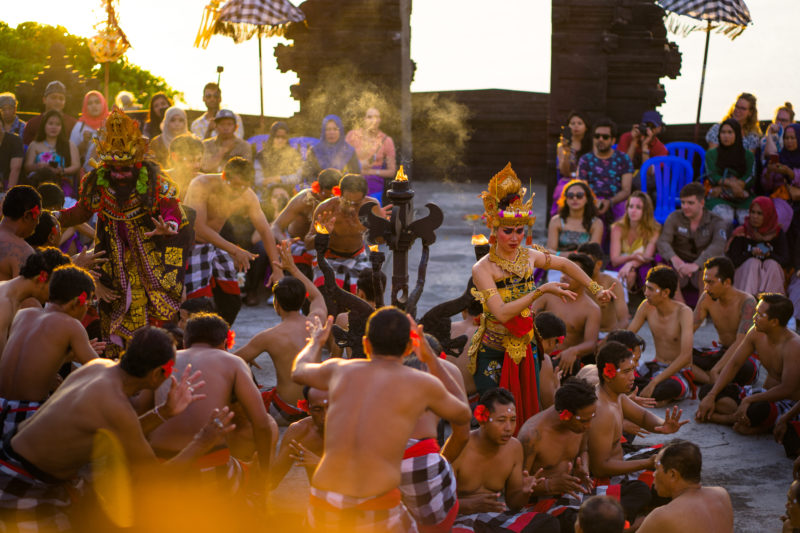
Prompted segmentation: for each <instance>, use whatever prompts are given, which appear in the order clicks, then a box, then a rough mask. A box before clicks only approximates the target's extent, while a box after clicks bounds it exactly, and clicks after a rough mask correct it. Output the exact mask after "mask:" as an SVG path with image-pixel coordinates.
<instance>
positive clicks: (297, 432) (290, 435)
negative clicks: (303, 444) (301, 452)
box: [283, 416, 313, 442]
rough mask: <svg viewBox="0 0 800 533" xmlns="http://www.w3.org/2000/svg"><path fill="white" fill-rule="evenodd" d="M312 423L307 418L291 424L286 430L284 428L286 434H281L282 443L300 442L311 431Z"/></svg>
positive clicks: (309, 418) (308, 417)
mask: <svg viewBox="0 0 800 533" xmlns="http://www.w3.org/2000/svg"><path fill="white" fill-rule="evenodd" d="M312 423H313V422H312V420H311V417H310V416H307V417H305V418H303V419H302V420H298V421H297V422H293V423H292V424H290V425H289V427H288V428H286V433H284V434H283V442H290V441H291V440H292V439H294V440H302V439H303V437H305V436H306V435H307V434H308V432H309V430H310V429H311V424H312Z"/></svg>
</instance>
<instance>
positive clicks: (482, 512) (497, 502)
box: [453, 387, 559, 533]
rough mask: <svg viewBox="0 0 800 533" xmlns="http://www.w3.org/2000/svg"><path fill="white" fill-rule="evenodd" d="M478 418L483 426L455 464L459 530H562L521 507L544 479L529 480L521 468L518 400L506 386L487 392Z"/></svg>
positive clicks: (549, 518) (477, 411)
mask: <svg viewBox="0 0 800 533" xmlns="http://www.w3.org/2000/svg"><path fill="white" fill-rule="evenodd" d="M475 418H476V419H477V420H478V423H479V424H480V426H479V427H478V429H476V430H474V431H472V432H471V433H470V436H469V441H468V442H467V445H466V446H465V447H464V450H463V451H462V452H461V454H459V456H458V458H457V459H456V460H455V461H454V462H453V470H454V471H455V474H456V480H457V487H458V503H459V517H458V519H457V520H456V524H455V529H456V530H458V531H476V532H477V531H496V532H500V531H509V532H510V531H517V532H520V531H521V532H526V533H527V532H531V533H532V532H555V531H558V530H559V526H558V521H557V520H556V519H555V518H554V517H552V516H550V515H548V514H547V513H537V512H535V511H533V510H528V509H523V507H524V506H525V505H526V504H527V503H528V499H529V498H530V496H531V494H532V493H533V491H534V490H535V489H536V487H537V486H539V485H541V484H543V483H544V480H543V479H542V478H541V470H539V471H538V472H536V474H534V475H533V476H531V475H528V471H527V470H525V469H524V468H523V451H522V445H521V444H520V442H519V441H518V440H517V439H515V438H514V437H513V434H514V430H515V429H516V426H517V420H516V418H517V410H516V407H515V405H514V396H513V395H512V394H511V392H509V391H508V390H506V389H504V388H502V387H498V388H495V389H489V390H487V391H486V392H484V393H483V394H482V395H481V399H480V403H478V406H477V407H476V408H475ZM529 420H530V419H529ZM501 493H502V494H503V496H504V498H503V499H502V500H501V499H500V495H501Z"/></svg>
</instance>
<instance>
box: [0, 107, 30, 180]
mask: <svg viewBox="0 0 800 533" xmlns="http://www.w3.org/2000/svg"><path fill="white" fill-rule="evenodd" d="M2 99H3V97H2V96H0V102H2ZM4 120H5V119H4V118H3V113H2V105H0V195H2V193H4V192H5V191H7V190H9V189H11V188H12V187H14V186H15V185H17V184H18V183H20V172H21V171H22V160H23V158H24V157H25V150H24V148H23V146H22V140H21V139H20V138H19V137H18V136H17V135H15V134H13V133H9V132H7V131H5V121H4Z"/></svg>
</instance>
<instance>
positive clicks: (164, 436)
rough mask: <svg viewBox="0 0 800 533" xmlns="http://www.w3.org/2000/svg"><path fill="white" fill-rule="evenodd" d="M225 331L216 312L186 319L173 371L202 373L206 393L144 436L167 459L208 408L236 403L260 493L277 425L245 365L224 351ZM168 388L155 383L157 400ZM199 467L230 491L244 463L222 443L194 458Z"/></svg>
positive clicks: (197, 426) (202, 420) (251, 471)
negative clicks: (249, 438)
mask: <svg viewBox="0 0 800 533" xmlns="http://www.w3.org/2000/svg"><path fill="white" fill-rule="evenodd" d="M228 331H230V330H229V328H228V324H226V323H225V321H224V320H222V318H220V317H219V316H218V315H214V314H210V313H200V314H197V315H194V316H192V318H190V319H189V321H188V322H187V323H186V334H185V336H184V342H185V345H186V349H185V350H181V351H179V352H178V353H177V355H176V357H175V370H176V371H177V372H178V373H180V374H183V373H185V372H187V369H188V368H191V370H192V371H195V372H196V371H200V372H202V373H203V382H204V385H203V389H202V391H203V395H204V396H205V397H204V398H203V399H200V400H198V401H196V402H194V403H192V405H190V406H189V407H188V408H187V409H186V410H185V411H184V412H183V413H181V414H180V415H178V416H175V417H173V418H172V419H170V420H168V421H166V422H165V423H163V424H161V426H160V427H158V428H157V429H155V430H154V431H153V432H152V433H151V434H150V435H149V437H148V440H149V442H150V446H152V448H153V451H155V453H156V455H158V456H159V457H162V458H164V459H170V458H172V457H173V456H175V455H177V454H178V453H180V451H181V450H182V449H183V448H185V447H186V446H187V445H188V444H189V443H190V442H191V440H192V439H193V438H194V435H195V434H196V433H197V432H198V431H200V430H201V429H202V428H203V426H204V425H205V424H206V422H207V421H208V418H209V416H210V415H211V413H212V412H214V411H215V410H219V409H222V408H223V407H225V406H230V405H231V404H232V403H233V402H236V403H237V404H238V405H240V406H241V410H242V412H243V415H244V418H245V419H246V420H247V421H248V422H249V426H250V427H252V433H253V439H254V440H255V446H256V450H257V451H258V455H257V462H256V464H255V465H254V466H253V467H249V468H247V475H248V477H249V482H250V483H251V484H252V485H251V486H252V487H257V488H258V489H256V491H257V492H261V491H263V487H264V486H265V484H266V478H267V473H268V472H269V463H270V458H271V455H272V450H273V445H274V443H275V442H277V437H278V426H277V425H276V424H275V422H274V421H272V420H270V417H269V415H267V412H266V410H265V409H264V404H263V403H262V401H261V395H260V394H259V393H258V389H257V388H256V386H255V383H253V380H252V378H251V376H250V369H249V368H248V367H247V364H245V362H244V361H242V360H241V359H240V358H239V357H236V356H235V355H233V354H230V353H228V352H226V351H225V348H226V342H227V339H228ZM169 390H170V384H169V383H166V382H165V383H163V384H162V385H161V387H159V388H158V390H157V391H156V394H155V400H156V401H155V403H156V405H158V404H160V403H162V402H164V401H165V400H166V398H167V396H168V394H169ZM241 427H242V426H241V424H237V429H241ZM248 459H249V458H248ZM198 467H199V470H200V472H204V473H205V472H208V473H210V474H208V478H209V479H210V480H211V481H212V482H219V483H220V485H221V486H223V487H224V488H225V489H227V492H230V493H235V492H237V491H238V490H239V489H240V488H241V487H240V484H241V482H242V481H243V477H244V469H245V468H246V467H245V466H243V465H242V463H241V462H240V461H238V460H236V459H234V457H232V456H231V452H230V451H229V449H228V447H227V446H225V445H224V443H223V445H221V446H218V447H217V448H215V449H213V450H212V451H211V452H210V453H209V454H208V455H206V456H204V457H203V458H202V459H201V460H200V461H199V462H198Z"/></svg>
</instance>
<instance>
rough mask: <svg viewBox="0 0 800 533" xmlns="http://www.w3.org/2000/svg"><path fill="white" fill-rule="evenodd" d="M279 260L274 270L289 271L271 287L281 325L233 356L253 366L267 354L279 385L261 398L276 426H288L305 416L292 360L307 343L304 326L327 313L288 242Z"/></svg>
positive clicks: (300, 387)
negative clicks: (299, 404) (306, 308)
mask: <svg viewBox="0 0 800 533" xmlns="http://www.w3.org/2000/svg"><path fill="white" fill-rule="evenodd" d="M280 258H281V262H280V263H276V264H275V266H274V267H273V268H276V269H278V268H280V269H283V270H286V271H287V272H289V275H288V276H285V277H284V278H283V279H282V280H280V281H279V282H278V283H276V284H275V285H274V286H273V288H272V294H273V295H274V296H275V298H274V300H273V306H274V307H275V313H276V314H277V315H278V316H279V317H280V319H281V322H280V323H279V324H278V325H277V326H273V327H271V328H269V329H266V330H264V331H262V332H260V333H258V334H256V335H255V336H254V337H253V338H252V339H250V341H249V342H248V343H247V344H246V345H244V346H243V347H242V348H240V349H238V350H237V351H236V355H238V356H239V357H241V358H242V359H244V360H245V361H246V362H247V363H252V362H253V361H255V359H256V357H258V356H259V355H260V354H261V353H262V352H267V353H268V354H269V356H270V358H271V359H272V364H273V365H274V366H275V374H276V376H277V380H278V383H277V385H276V386H275V387H273V388H272V389H270V390H268V391H266V392H265V393H263V394H262V396H263V398H264V403H265V404H266V405H267V406H268V409H269V413H270V414H271V415H272V416H273V417H274V418H275V420H276V421H277V422H278V425H281V426H288V425H289V424H291V423H292V422H296V421H297V420H300V419H301V418H304V417H306V416H307V414H306V413H305V412H304V411H302V410H301V409H299V408H298V407H297V402H299V401H300V400H302V399H303V386H302V385H300V384H298V383H295V382H294V381H292V364H293V363H294V358H295V357H296V356H297V354H298V353H300V350H302V349H303V346H305V344H306V335H307V334H306V323H307V322H308V321H309V320H314V319H315V318H316V319H319V320H320V321H324V320H325V317H326V316H327V311H326V308H325V300H324V299H323V298H322V294H321V293H320V292H319V289H317V288H316V287H315V286H314V284H313V283H311V280H309V279H308V278H307V277H306V276H305V275H304V274H303V273H302V272H301V271H300V269H299V268H298V267H297V265H296V264H295V263H294V261H293V260H292V252H291V250H290V248H289V242H288V241H283V242H282V243H281V244H280ZM306 295H308V300H309V302H310V308H309V313H308V316H303V315H302V314H300V309H301V308H302V307H303V303H304V302H305V301H306Z"/></svg>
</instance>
